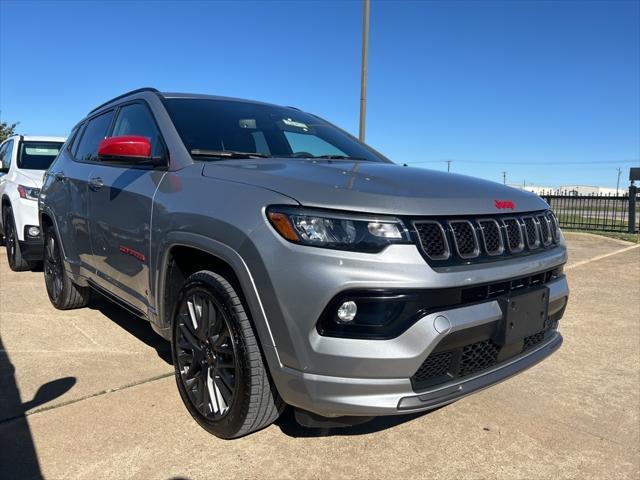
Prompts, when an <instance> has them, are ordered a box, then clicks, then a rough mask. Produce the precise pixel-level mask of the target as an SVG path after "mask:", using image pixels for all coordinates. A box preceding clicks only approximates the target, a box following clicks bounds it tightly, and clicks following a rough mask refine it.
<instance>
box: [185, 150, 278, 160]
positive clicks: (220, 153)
mask: <svg viewBox="0 0 640 480" xmlns="http://www.w3.org/2000/svg"><path fill="white" fill-rule="evenodd" d="M190 153H191V155H193V156H194V157H215V158H270V157H271V155H265V154H264V153H256V152H237V151H235V150H202V149H199V148H194V149H193V150H191V152H190Z"/></svg>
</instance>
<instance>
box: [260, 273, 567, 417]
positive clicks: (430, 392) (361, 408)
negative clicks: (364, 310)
mask: <svg viewBox="0 0 640 480" xmlns="http://www.w3.org/2000/svg"><path fill="white" fill-rule="evenodd" d="M546 286H547V287H548V288H549V315H550V316H552V315H555V316H556V317H559V316H561V315H562V312H563V311H564V308H565V306H566V303H567V299H568V295H569V289H568V285H567V281H566V277H564V276H563V277H560V278H558V279H556V280H554V281H552V282H549V283H547V284H546ZM441 317H446V318H447V319H448V320H449V328H448V329H447V330H443V329H442V328H441V320H437V319H439V318H441ZM501 318H502V310H501V309H500V306H499V303H498V300H497V299H496V300H492V301H487V302H483V303H478V304H474V305H468V306H463V307H459V308H451V309H449V310H443V311H440V312H435V313H431V314H429V315H426V316H425V317H423V318H421V319H420V320H419V321H418V322H416V323H415V324H414V325H413V326H412V327H411V328H409V329H408V330H407V331H406V332H404V333H403V334H402V335H400V336H399V337H397V338H394V339H390V340H357V339H346V338H331V337H322V336H320V335H317V334H315V335H313V334H312V336H313V337H314V338H312V342H311V343H312V345H313V348H314V350H315V351H316V352H317V353H318V354H322V355H323V356H324V357H325V358H326V359H327V361H328V362H329V363H331V364H333V365H334V369H335V368H337V367H338V366H339V365H342V371H344V372H345V373H346V372H348V374H349V375H351V376H336V375H323V374H317V373H309V372H305V371H300V370H297V369H293V368H287V367H283V368H280V369H276V371H273V372H272V373H273V376H274V380H275V381H276V384H277V385H278V387H279V390H280V392H281V394H282V396H283V398H284V399H285V401H286V402H287V403H289V404H291V405H294V406H296V407H298V408H301V409H304V410H307V411H310V412H313V413H316V414H318V415H322V416H326V417H336V416H359V415H362V416H375V415H393V414H403V413H408V412H415V411H422V410H429V409H433V408H436V407H438V406H441V405H445V404H447V403H450V402H453V401H455V400H457V399H459V398H462V397H464V396H466V395H469V394H471V393H473V392H475V391H477V390H480V389H483V388H486V387H488V386H490V385H493V384H495V383H498V382H500V381H502V380H505V379H506V378H508V377H510V376H513V375H515V374H517V373H519V372H520V371H522V370H525V369H527V368H529V367H531V366H533V365H535V364H536V363H537V362H539V361H541V360H542V359H544V358H546V357H547V356H549V355H550V354H551V353H553V352H554V351H555V350H556V349H557V348H558V347H559V346H560V345H561V343H562V336H561V335H560V334H559V333H558V332H557V331H555V330H552V331H551V332H549V334H548V335H547V336H546V337H545V340H544V341H543V342H540V343H538V344H537V345H535V347H533V348H530V349H527V350H526V351H524V352H523V353H520V354H518V355H515V356H512V357H510V358H508V359H506V360H504V361H502V362H500V363H498V364H496V365H494V366H491V367H489V368H486V369H484V370H482V371H480V372H477V373H474V374H471V375H468V376H464V377H460V378H456V379H455V380H452V381H450V382H447V383H443V384H438V385H436V386H433V387H428V388H426V389H421V390H419V391H415V390H414V388H413V385H412V382H411V377H412V376H413V375H414V373H416V371H417V370H418V368H419V367H420V366H421V364H422V363H423V362H424V360H425V359H426V358H427V357H428V356H429V355H430V353H431V352H432V351H433V350H434V349H435V348H436V347H437V345H438V344H439V343H440V342H441V341H442V340H443V339H444V338H446V337H447V336H448V335H450V334H452V333H454V332H461V331H463V330H467V329H471V328H474V327H478V326H480V325H484V324H488V323H491V322H496V321H499V320H500V319H501ZM381 372H384V373H382V374H381ZM376 375H377V376H376ZM283 386H284V387H285V388H282V387H283Z"/></svg>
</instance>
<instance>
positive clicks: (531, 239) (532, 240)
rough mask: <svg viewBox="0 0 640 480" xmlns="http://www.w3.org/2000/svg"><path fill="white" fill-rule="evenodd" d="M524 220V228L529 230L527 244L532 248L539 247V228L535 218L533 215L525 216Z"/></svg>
mask: <svg viewBox="0 0 640 480" xmlns="http://www.w3.org/2000/svg"><path fill="white" fill-rule="evenodd" d="M522 220H523V221H524V228H525V231H526V232H527V245H528V246H529V248H531V249H534V248H538V244H539V241H538V228H537V227H536V222H535V220H534V219H533V217H524V218H523V219H522Z"/></svg>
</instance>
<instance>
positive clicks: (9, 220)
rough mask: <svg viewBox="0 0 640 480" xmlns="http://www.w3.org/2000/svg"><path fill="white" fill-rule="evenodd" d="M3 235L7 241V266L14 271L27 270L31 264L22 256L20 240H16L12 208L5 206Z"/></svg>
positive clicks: (16, 234) (16, 232)
mask: <svg viewBox="0 0 640 480" xmlns="http://www.w3.org/2000/svg"><path fill="white" fill-rule="evenodd" d="M3 219H4V220H3V222H2V223H3V224H4V237H5V239H6V243H7V260H8V261H9V268H10V269H11V270H13V271H14V272H24V271H25V270H29V269H30V268H31V265H30V264H29V262H27V261H26V260H25V259H24V258H22V252H21V251H20V242H19V241H18V231H17V229H16V222H15V220H14V218H13V209H12V208H11V207H6V208H5V209H4V211H3Z"/></svg>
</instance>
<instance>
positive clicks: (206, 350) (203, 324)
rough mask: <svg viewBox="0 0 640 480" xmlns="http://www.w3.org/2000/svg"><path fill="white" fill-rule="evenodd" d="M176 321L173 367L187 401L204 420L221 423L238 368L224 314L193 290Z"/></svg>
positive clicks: (214, 302) (210, 297)
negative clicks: (174, 364)
mask: <svg viewBox="0 0 640 480" xmlns="http://www.w3.org/2000/svg"><path fill="white" fill-rule="evenodd" d="M177 322H178V331H177V342H176V357H177V361H178V365H177V368H178V371H179V372H180V379H181V381H182V384H183V385H184V388H185V391H186V392H187V394H188V396H189V400H190V401H191V403H192V404H193V406H194V407H195V408H196V409H197V411H198V413H200V415H202V416H203V417H204V418H206V419H207V420H213V421H218V420H221V419H222V418H223V417H224V416H225V415H227V414H228V412H229V408H230V406H231V405H232V404H233V400H234V396H235V391H236V371H237V368H238V365H237V356H236V346H235V343H234V342H233V340H232V335H231V330H230V328H229V318H228V315H227V314H226V312H225V311H224V310H223V309H222V308H221V306H220V304H219V302H218V300H217V299H216V298H215V297H214V296H213V295H211V293H210V292H209V291H207V290H206V289H203V288H195V289H193V290H190V291H189V293H188V294H187V295H186V296H185V298H183V300H182V303H181V305H180V307H179V311H178V318H177Z"/></svg>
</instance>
